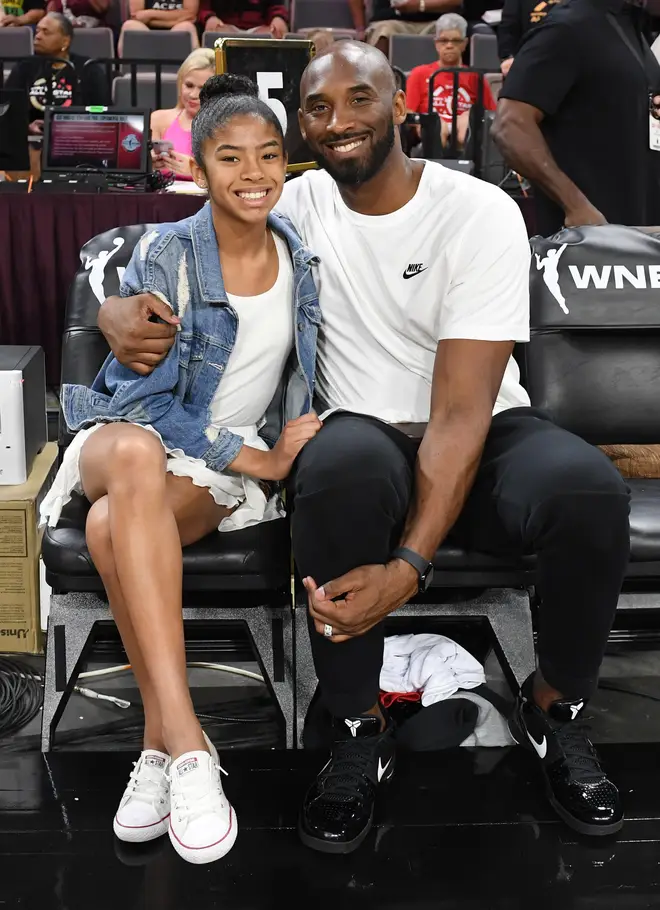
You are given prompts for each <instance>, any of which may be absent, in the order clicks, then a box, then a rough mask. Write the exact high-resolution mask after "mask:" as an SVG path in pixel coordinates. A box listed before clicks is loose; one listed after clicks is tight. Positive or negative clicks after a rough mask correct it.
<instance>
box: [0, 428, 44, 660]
mask: <svg viewBox="0 0 660 910" xmlns="http://www.w3.org/2000/svg"><path fill="white" fill-rule="evenodd" d="M56 462H57V444H56V443H54V442H50V443H48V445H46V446H45V447H44V449H43V450H42V451H41V452H40V453H39V455H37V457H36V458H35V460H34V464H33V466H32V471H31V473H30V476H29V477H28V479H27V481H26V482H25V483H22V484H19V485H18V486H0V652H8V651H11V652H21V653H23V654H37V653H39V652H40V651H41V620H40V601H39V552H40V549H41V532H40V531H39V529H38V526H37V525H38V521H39V506H40V505H41V500H42V499H43V497H44V496H45V494H46V493H47V491H48V489H49V487H50V485H51V483H52V482H53V478H54V477H55V473H56V470H57V465H56Z"/></svg>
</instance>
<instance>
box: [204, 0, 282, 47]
mask: <svg viewBox="0 0 660 910" xmlns="http://www.w3.org/2000/svg"><path fill="white" fill-rule="evenodd" d="M199 21H200V22H201V23H202V25H203V27H204V31H206V32H260V33H263V32H269V33H270V34H271V35H272V36H273V38H284V36H285V35H286V33H287V32H288V31H289V14H288V12H287V8H286V6H285V5H284V3H279V2H278V0H202V11H201V13H200V15H199Z"/></svg>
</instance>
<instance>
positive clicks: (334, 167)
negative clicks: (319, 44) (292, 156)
mask: <svg viewBox="0 0 660 910" xmlns="http://www.w3.org/2000/svg"><path fill="white" fill-rule="evenodd" d="M301 99H302V100H301V110H300V115H299V116H300V128H301V130H302V133H303V136H304V137H305V139H306V140H307V143H308V145H309V147H310V149H311V151H312V153H313V155H314V157H315V159H316V161H317V162H318V163H319V164H320V165H321V166H322V167H324V168H325V169H326V170H327V171H328V173H329V174H330V176H331V177H333V179H335V180H336V181H337V183H340V184H344V185H346V186H356V185H358V184H360V183H366V182H367V181H368V180H371V178H372V177H375V176H376V174H377V173H378V172H379V171H380V170H381V168H382V167H383V165H384V164H385V161H386V160H387V158H388V156H389V154H390V152H391V151H392V149H393V148H394V144H395V127H396V126H397V125H398V124H399V123H402V122H403V121H404V120H405V98H403V95H402V93H401V92H397V90H396V83H395V81H394V74H393V72H392V70H391V68H390V66H389V64H388V63H387V60H386V59H385V57H384V56H383V55H382V54H381V53H380V51H377V50H375V49H374V48H370V47H368V46H367V45H359V44H356V43H353V42H348V41H342V42H340V43H338V44H337V45H335V46H334V47H333V48H332V49H331V50H330V51H329V52H327V53H325V54H322V55H321V56H320V57H317V58H316V59H314V60H313V61H312V63H311V64H310V65H309V67H308V68H307V70H306V72H305V74H304V76H303V80H302V84H301Z"/></svg>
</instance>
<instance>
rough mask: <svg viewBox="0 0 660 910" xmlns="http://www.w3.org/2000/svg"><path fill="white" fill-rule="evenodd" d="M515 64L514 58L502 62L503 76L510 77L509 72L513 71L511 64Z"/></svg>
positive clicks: (501, 70)
mask: <svg viewBox="0 0 660 910" xmlns="http://www.w3.org/2000/svg"><path fill="white" fill-rule="evenodd" d="M512 63H513V57H507V58H506V60H502V62H501V63H500V72H501V73H502V75H503V76H506V75H508V73H509V70H510V69H511V64H512Z"/></svg>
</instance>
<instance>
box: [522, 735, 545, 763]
mask: <svg viewBox="0 0 660 910" xmlns="http://www.w3.org/2000/svg"><path fill="white" fill-rule="evenodd" d="M527 738H528V740H529V741H530V743H531V744H532V745H533V746H534V748H535V750H536V752H537V754H538V757H539V758H545V756H546V753H547V751H548V741H547V740H546V738H545V736H544V737H543V739H542V740H541V742H540V743H537V742H536V740H535V739H534V737H533V736H532V734H531V733H530V732H529V730H528V731H527Z"/></svg>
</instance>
